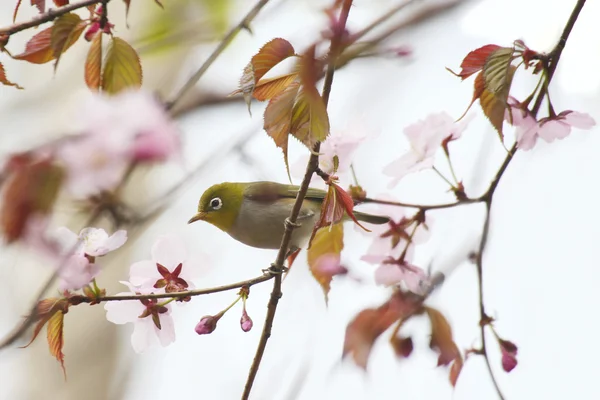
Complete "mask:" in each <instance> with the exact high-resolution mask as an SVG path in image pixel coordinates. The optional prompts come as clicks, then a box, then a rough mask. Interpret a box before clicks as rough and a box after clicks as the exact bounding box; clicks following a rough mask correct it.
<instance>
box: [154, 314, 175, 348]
mask: <svg viewBox="0 0 600 400" xmlns="http://www.w3.org/2000/svg"><path fill="white" fill-rule="evenodd" d="M160 326H161V329H158V328H157V327H156V326H154V333H155V334H156V336H157V337H158V341H159V342H160V344H161V346H163V347H166V346H168V345H170V344H171V343H173V342H174V341H175V324H174V323H173V317H172V316H171V315H170V314H169V313H164V314H160Z"/></svg>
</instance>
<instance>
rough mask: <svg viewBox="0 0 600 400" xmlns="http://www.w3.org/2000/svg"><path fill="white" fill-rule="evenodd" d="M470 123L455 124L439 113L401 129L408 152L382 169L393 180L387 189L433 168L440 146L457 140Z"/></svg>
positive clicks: (449, 117) (444, 114) (450, 118)
mask: <svg viewBox="0 0 600 400" xmlns="http://www.w3.org/2000/svg"><path fill="white" fill-rule="evenodd" d="M469 120H470V118H465V119H463V120H462V121H461V122H454V119H453V118H452V117H451V116H450V115H448V114H447V113H445V112H441V113H437V114H430V115H429V116H427V117H426V118H425V119H424V120H420V121H418V122H416V123H414V124H412V125H409V126H407V127H406V128H404V135H406V137H407V138H408V141H409V142H410V145H411V150H410V151H409V152H408V153H406V154H404V155H402V156H401V157H400V158H399V159H398V160H396V161H393V162H392V163H390V164H389V165H388V166H386V167H385V168H384V169H383V173H384V174H385V175H388V176H390V177H392V178H393V179H392V181H391V182H390V184H389V187H390V188H392V187H394V186H396V185H397V184H398V182H400V180H401V179H402V178H403V177H404V176H406V175H408V174H410V173H413V172H418V171H422V170H424V169H427V168H431V167H433V162H434V159H435V153H436V152H437V150H438V149H440V148H441V147H442V143H443V142H444V141H453V140H456V139H458V138H460V136H461V135H462V133H463V131H464V130H465V129H466V128H467V124H468V123H469Z"/></svg>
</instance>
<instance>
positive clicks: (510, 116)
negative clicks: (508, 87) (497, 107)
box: [505, 97, 596, 150]
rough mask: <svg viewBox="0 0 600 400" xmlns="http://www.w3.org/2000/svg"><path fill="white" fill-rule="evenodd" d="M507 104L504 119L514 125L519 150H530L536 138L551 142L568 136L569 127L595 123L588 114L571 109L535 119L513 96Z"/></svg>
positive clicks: (588, 127) (586, 125)
mask: <svg viewBox="0 0 600 400" xmlns="http://www.w3.org/2000/svg"><path fill="white" fill-rule="evenodd" d="M508 104H509V105H510V109H509V110H507V111H506V116H505V119H506V120H507V121H508V122H510V123H512V125H513V126H515V127H516V130H515V137H516V141H517V144H518V147H519V149H520V150H531V149H532V148H533V147H534V146H535V144H536V143H537V139H538V138H541V139H543V140H544V141H546V142H547V143H551V142H553V141H554V140H556V139H564V138H566V137H567V136H569V134H570V133H571V128H579V129H591V128H592V127H593V126H595V125H596V121H594V119H593V118H592V117H591V116H590V115H589V114H586V113H580V112H577V111H571V110H566V111H563V112H561V113H560V114H558V115H555V116H552V117H546V118H542V119H540V120H539V121H536V119H535V118H534V117H533V114H531V112H530V111H529V110H528V109H527V108H526V107H525V106H524V105H522V104H521V103H520V102H519V101H518V100H516V99H515V98H513V97H510V98H509V99H508Z"/></svg>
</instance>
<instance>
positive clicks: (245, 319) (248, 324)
mask: <svg viewBox="0 0 600 400" xmlns="http://www.w3.org/2000/svg"><path fill="white" fill-rule="evenodd" d="M240 326H241V327H242V330H243V331H244V332H249V331H250V329H252V326H253V323H252V319H251V318H250V316H248V313H247V312H246V309H245V308H244V310H243V311H242V318H240Z"/></svg>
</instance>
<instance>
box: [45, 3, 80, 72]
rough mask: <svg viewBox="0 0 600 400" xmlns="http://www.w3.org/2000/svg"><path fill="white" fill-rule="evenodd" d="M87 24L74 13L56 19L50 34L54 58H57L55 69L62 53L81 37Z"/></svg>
mask: <svg viewBox="0 0 600 400" xmlns="http://www.w3.org/2000/svg"><path fill="white" fill-rule="evenodd" d="M86 25H87V23H86V22H83V21H82V20H81V18H80V17H79V15H77V14H74V13H68V14H64V15H61V16H60V17H58V18H57V19H56V21H55V22H54V29H52V35H51V36H50V47H52V53H53V56H54V58H56V62H55V63H54V70H55V71H56V68H57V67H58V62H59V61H60V57H61V55H62V54H63V53H64V52H65V51H67V49H68V48H69V47H71V46H72V45H73V44H74V43H75V42H76V41H77V39H79V37H80V36H81V33H82V32H83V30H84V29H85V27H86Z"/></svg>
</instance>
